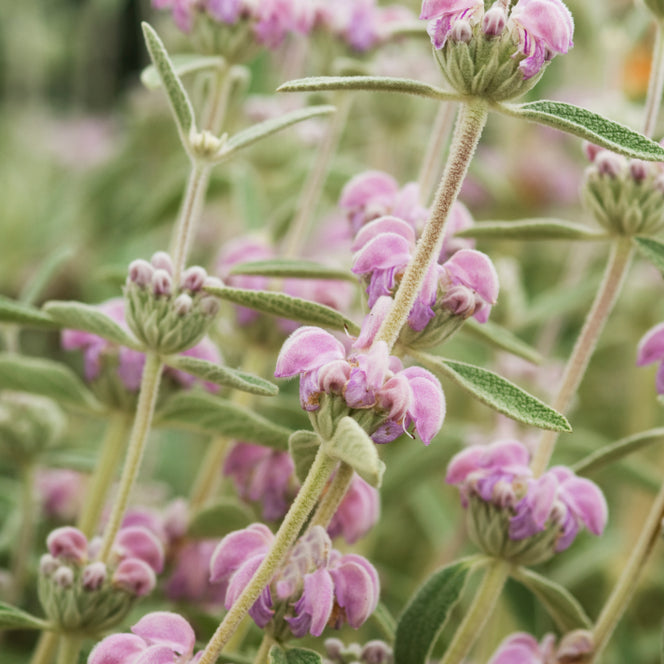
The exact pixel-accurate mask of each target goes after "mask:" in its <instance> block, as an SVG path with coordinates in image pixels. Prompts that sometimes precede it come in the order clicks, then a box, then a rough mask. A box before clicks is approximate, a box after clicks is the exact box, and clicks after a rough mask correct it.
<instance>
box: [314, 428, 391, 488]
mask: <svg viewBox="0 0 664 664" xmlns="http://www.w3.org/2000/svg"><path fill="white" fill-rule="evenodd" d="M323 444H324V446H325V451H326V452H327V453H328V454H329V455H330V456H331V457H332V458H333V459H338V460H339V461H343V462H345V463H347V464H348V465H349V466H351V467H352V468H353V469H354V470H355V472H356V473H357V474H358V475H359V476H360V477H361V478H362V479H363V480H365V481H366V482H368V483H369V484H371V486H373V487H376V488H378V487H379V486H380V483H381V481H382V479H383V473H384V472H385V464H384V463H383V462H382V461H381V460H380V458H379V457H378V451H377V450H376V444H375V443H374V442H373V440H371V438H369V434H368V433H367V432H366V431H365V430H364V429H363V428H362V427H361V426H360V424H359V423H358V422H357V421H356V420H354V419H353V418H352V417H343V418H342V419H341V420H340V421H339V423H338V424H337V428H336V430H335V432H334V436H333V437H332V439H331V440H329V441H325V442H324V443H323Z"/></svg>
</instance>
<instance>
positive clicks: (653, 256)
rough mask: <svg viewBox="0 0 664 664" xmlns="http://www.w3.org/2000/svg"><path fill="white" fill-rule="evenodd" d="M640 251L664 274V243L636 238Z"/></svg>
mask: <svg viewBox="0 0 664 664" xmlns="http://www.w3.org/2000/svg"><path fill="white" fill-rule="evenodd" d="M634 242H635V243H636V246H637V248H638V250H639V251H640V252H641V254H643V256H645V257H646V258H647V259H648V260H649V261H650V262H651V263H652V264H653V265H654V266H655V267H656V268H657V269H658V270H659V271H660V272H661V273H662V274H664V243H662V242H660V241H659V240H655V239H653V238H651V237H635V238H634Z"/></svg>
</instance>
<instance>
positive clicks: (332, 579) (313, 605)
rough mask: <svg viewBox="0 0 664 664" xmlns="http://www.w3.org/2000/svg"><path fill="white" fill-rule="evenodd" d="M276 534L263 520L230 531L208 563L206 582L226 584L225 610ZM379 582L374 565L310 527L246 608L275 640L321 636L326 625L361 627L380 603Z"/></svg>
mask: <svg viewBox="0 0 664 664" xmlns="http://www.w3.org/2000/svg"><path fill="white" fill-rule="evenodd" d="M273 541H274V535H273V534H272V532H271V531H270V530H269V529H268V528H267V527H266V526H264V525H263V524H258V523H257V524H253V525H251V526H249V527H248V528H245V529H244V530H238V531H235V532H233V533H230V534H229V535H227V536H226V537H224V539H222V540H221V542H220V543H219V545H218V547H217V549H216V551H215V552H214V555H213V556H212V561H211V563H210V580H211V581H212V582H213V583H214V582H223V583H225V584H227V586H226V587H227V590H226V601H225V606H226V608H227V609H229V608H230V607H231V606H233V604H234V603H235V601H236V600H237V598H238V597H239V596H240V594H241V593H242V591H243V590H244V588H245V586H246V585H247V583H248V582H249V580H250V579H251V578H252V576H253V575H254V573H255V571H256V570H257V569H258V567H259V565H260V564H261V563H262V562H263V560H264V558H265V556H266V554H267V552H268V550H269V549H270V546H271V545H272V542H273ZM379 591H380V584H379V580H378V574H377V572H376V570H375V569H374V567H373V565H371V563H369V562H368V561H367V560H366V559H365V558H363V557H362V556H359V555H356V554H352V553H350V554H346V555H342V554H340V553H339V552H338V551H336V550H334V549H332V543H331V541H330V538H329V536H328V535H327V533H326V532H325V530H324V529H323V528H322V527H320V526H314V527H313V528H312V529H311V530H310V531H309V532H308V533H307V534H306V535H304V536H303V537H301V538H300V539H299V540H298V542H297V544H296V545H295V546H294V547H293V549H292V551H291V553H290V554H289V557H288V559H287V560H286V562H285V563H284V565H283V566H282V567H281V569H280V570H279V571H278V572H277V574H276V575H275V577H274V578H273V579H272V581H271V582H270V584H269V585H268V586H267V587H266V588H265V589H264V590H263V592H262V593H261V595H260V597H259V598H258V599H257V600H256V602H255V603H254V605H253V606H252V607H251V609H250V610H249V615H251V617H252V618H253V619H254V622H255V623H256V624H257V625H258V626H259V627H261V628H264V629H268V630H269V632H270V633H272V634H273V635H274V636H275V637H277V638H282V639H283V638H286V637H287V635H288V633H289V632H290V633H291V634H292V635H293V636H295V637H297V638H301V637H303V636H304V635H305V634H307V633H309V634H312V635H313V636H320V635H321V634H322V632H323V630H324V629H325V627H326V626H327V625H329V626H330V627H333V628H335V629H338V628H340V627H341V625H343V624H344V623H346V622H347V623H348V624H349V625H350V626H351V627H354V628H356V629H357V628H358V627H360V626H361V625H362V624H363V623H364V622H365V620H366V619H367V618H368V617H369V616H370V615H371V614H372V613H373V611H374V609H375V608H376V605H377V603H378V596H379Z"/></svg>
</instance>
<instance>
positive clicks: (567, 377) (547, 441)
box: [531, 237, 632, 476]
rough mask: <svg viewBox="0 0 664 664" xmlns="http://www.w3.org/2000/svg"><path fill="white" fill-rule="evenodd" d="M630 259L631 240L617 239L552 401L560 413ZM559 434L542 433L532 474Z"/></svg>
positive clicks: (541, 469) (545, 463)
mask: <svg viewBox="0 0 664 664" xmlns="http://www.w3.org/2000/svg"><path fill="white" fill-rule="evenodd" d="M631 258H632V241H631V239H630V238H629V237H619V238H617V239H616V240H615V241H614V243H613V247H612V248H611V256H610V258H609V262H608V264H607V266H606V270H605V272H604V277H603V279H602V283H601V284H600V287H599V290H598V291H597V295H596V296H595V301H594V302H593V304H592V307H591V308H590V311H589V312H588V315H587V316H586V320H585V322H584V324H583V328H582V329H581V333H580V334H579V338H578V339H577V341H576V344H575V346H574V349H573V350H572V354H571V355H570V357H569V360H568V361H567V365H566V366H565V372H564V373H563V377H562V379H561V382H560V386H559V388H558V392H557V394H556V398H555V399H554V401H553V403H552V404H551V405H552V406H553V408H555V409H556V410H557V411H559V412H561V413H565V411H566V410H567V409H568V408H569V405H570V403H571V401H572V399H573V398H574V395H575V394H576V391H577V390H578V388H579V385H580V384H581V380H582V379H583V376H584V374H585V372H586V369H587V368H588V363H589V362H590V359H591V357H592V355H593V353H594V352H595V348H596V346H597V342H598V340H599V337H600V334H601V333H602V330H603V329H604V325H605V323H606V321H607V319H608V317H609V314H610V313H611V311H612V309H613V306H614V305H615V303H616V300H617V299H618V295H619V293H620V289H621V288H622V284H623V282H624V280H625V277H626V275H627V271H628V269H629V264H630V261H631ZM558 435H559V434H558V432H555V431H545V432H544V433H543V434H542V437H541V438H540V442H539V445H538V446H537V451H536V453H535V455H534V457H533V461H532V464H531V465H532V469H533V473H534V474H535V476H538V475H541V474H542V473H543V472H544V471H545V470H546V467H547V466H548V464H549V461H550V459H551V455H552V454H553V449H554V447H555V445H556V441H557V440H558Z"/></svg>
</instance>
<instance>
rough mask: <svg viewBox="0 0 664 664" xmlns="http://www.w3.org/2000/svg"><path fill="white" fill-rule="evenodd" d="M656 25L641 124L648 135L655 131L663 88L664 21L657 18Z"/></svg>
mask: <svg viewBox="0 0 664 664" xmlns="http://www.w3.org/2000/svg"><path fill="white" fill-rule="evenodd" d="M656 26H657V28H656V32H655V47H654V50H653V55H652V67H651V69H650V81H649V83H648V96H647V97H646V109H645V110H646V112H645V121H644V124H643V133H644V134H645V135H646V136H649V137H651V136H652V135H653V134H654V133H655V129H656V127H657V117H658V115H659V109H660V106H661V103H662V91H663V90H664V21H662V20H661V19H660V20H657V22H656Z"/></svg>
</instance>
